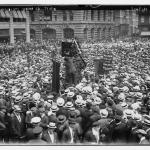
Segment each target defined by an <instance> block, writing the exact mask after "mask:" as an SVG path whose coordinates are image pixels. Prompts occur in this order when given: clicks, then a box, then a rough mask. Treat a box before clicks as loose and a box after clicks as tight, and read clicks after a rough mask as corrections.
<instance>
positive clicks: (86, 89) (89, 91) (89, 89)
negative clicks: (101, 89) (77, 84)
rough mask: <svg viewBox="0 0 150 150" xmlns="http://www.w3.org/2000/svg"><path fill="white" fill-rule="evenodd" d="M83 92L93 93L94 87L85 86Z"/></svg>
mask: <svg viewBox="0 0 150 150" xmlns="http://www.w3.org/2000/svg"><path fill="white" fill-rule="evenodd" d="M82 92H86V93H92V87H90V86H85V87H83V88H82Z"/></svg>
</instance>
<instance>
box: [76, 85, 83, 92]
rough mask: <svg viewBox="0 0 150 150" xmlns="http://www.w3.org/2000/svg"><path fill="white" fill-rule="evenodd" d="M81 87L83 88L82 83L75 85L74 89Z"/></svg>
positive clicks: (80, 89) (80, 88)
mask: <svg viewBox="0 0 150 150" xmlns="http://www.w3.org/2000/svg"><path fill="white" fill-rule="evenodd" d="M82 88H83V85H82V83H79V84H77V85H76V89H78V90H79V91H82Z"/></svg>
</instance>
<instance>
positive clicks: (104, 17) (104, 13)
mask: <svg viewBox="0 0 150 150" xmlns="http://www.w3.org/2000/svg"><path fill="white" fill-rule="evenodd" d="M105 20H106V11H105V10H104V11H103V21H105Z"/></svg>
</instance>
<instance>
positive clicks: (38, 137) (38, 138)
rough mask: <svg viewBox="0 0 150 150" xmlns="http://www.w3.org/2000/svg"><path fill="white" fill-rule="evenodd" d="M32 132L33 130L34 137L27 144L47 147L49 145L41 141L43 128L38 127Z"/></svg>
mask: <svg viewBox="0 0 150 150" xmlns="http://www.w3.org/2000/svg"><path fill="white" fill-rule="evenodd" d="M32 130H33V131H32V132H33V137H32V139H30V140H29V141H28V143H27V144H33V145H45V144H47V143H46V142H45V141H44V140H42V139H41V136H42V131H43V129H42V127H39V126H37V127H35V128H33V129H32Z"/></svg>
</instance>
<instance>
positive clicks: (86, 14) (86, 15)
mask: <svg viewBox="0 0 150 150" xmlns="http://www.w3.org/2000/svg"><path fill="white" fill-rule="evenodd" d="M83 20H88V10H84V12H83Z"/></svg>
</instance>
